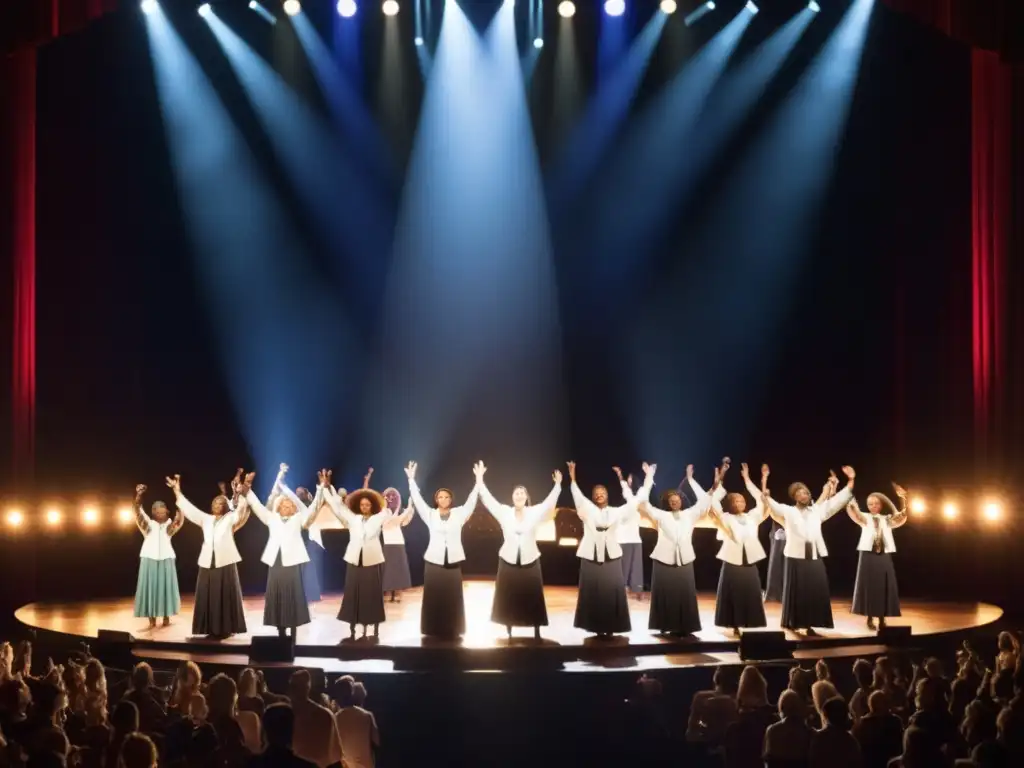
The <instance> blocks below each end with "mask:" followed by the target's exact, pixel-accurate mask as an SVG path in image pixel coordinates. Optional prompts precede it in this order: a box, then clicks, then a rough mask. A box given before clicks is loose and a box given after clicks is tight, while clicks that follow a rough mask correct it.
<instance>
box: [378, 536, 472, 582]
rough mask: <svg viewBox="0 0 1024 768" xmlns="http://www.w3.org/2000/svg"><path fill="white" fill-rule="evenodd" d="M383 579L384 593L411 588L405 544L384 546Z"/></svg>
mask: <svg viewBox="0 0 1024 768" xmlns="http://www.w3.org/2000/svg"><path fill="white" fill-rule="evenodd" d="M383 579H384V583H383V588H384V591H385V592H395V591H398V590H402V589H409V587H411V586H412V575H411V574H410V573H409V558H408V557H407V556H406V554H405V544H385V545H384V576H383ZM460 584H461V582H460ZM460 590H461V587H460Z"/></svg>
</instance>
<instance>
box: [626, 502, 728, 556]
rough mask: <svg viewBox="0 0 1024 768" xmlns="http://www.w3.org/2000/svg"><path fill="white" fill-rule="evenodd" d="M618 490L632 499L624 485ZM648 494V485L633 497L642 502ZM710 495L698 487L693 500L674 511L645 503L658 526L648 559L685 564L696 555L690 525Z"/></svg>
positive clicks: (701, 515)
mask: <svg viewBox="0 0 1024 768" xmlns="http://www.w3.org/2000/svg"><path fill="white" fill-rule="evenodd" d="M623 485H625V484H623ZM645 485H646V484H645ZM622 494H623V496H625V497H626V498H627V499H630V500H632V499H633V495H632V493H631V492H630V491H629V488H627V487H623V490H622ZM650 494H651V490H650V488H647V489H646V492H645V490H644V488H641V489H640V492H639V493H637V495H636V499H635V501H636V502H637V503H639V502H641V501H644V502H646V501H647V498H648V497H649V496H650ZM711 498H712V497H711V496H708V494H706V493H704V491H703V490H702V491H701V492H700V493H699V494H698V496H697V503H696V504H694V505H693V506H692V507H687V508H686V509H681V510H679V511H678V512H673V511H672V510H668V509H659V508H658V507H655V506H653V505H651V504H650V503H648V504H647V516H648V517H650V518H651V520H653V521H654V522H655V524H657V526H658V541H657V543H656V544H655V545H654V551H653V552H651V559H652V560H657V561H658V562H659V563H664V564H665V565H689V564H690V563H692V562H693V561H694V560H696V559H697V554H696V553H695V552H694V551H693V529H694V526H696V525H697V524H698V522H699V521H701V520H702V519H704V518H705V515H707V511H708V510H709V509H710V508H711Z"/></svg>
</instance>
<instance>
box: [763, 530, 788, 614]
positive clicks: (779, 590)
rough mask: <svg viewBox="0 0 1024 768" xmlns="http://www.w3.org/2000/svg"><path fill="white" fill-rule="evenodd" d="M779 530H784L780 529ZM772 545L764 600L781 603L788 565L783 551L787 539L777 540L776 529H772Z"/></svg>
mask: <svg viewBox="0 0 1024 768" xmlns="http://www.w3.org/2000/svg"><path fill="white" fill-rule="evenodd" d="M779 530H782V529H781V528H779ZM771 535H772V544H771V550H770V551H769V553H768V575H767V578H766V579H765V585H764V599H765V600H771V601H772V602H776V603H781V602H782V595H783V583H782V582H783V581H784V580H785V573H786V563H785V555H784V554H783V550H785V548H786V540H785V539H776V538H775V528H772V534H771Z"/></svg>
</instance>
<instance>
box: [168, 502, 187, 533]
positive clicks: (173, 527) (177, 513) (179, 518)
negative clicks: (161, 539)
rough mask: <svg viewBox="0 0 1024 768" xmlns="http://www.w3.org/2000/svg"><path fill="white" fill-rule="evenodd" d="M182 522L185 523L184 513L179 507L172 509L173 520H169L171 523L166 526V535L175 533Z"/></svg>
mask: <svg viewBox="0 0 1024 768" xmlns="http://www.w3.org/2000/svg"><path fill="white" fill-rule="evenodd" d="M184 524H185V515H184V514H183V513H182V511H181V507H178V508H177V509H176V510H174V520H173V521H172V522H171V524H170V525H169V526H167V535H168V536H173V535H174V534H176V533H177V532H178V531H180V530H181V527H182V526H183V525H184Z"/></svg>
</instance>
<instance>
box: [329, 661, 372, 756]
mask: <svg viewBox="0 0 1024 768" xmlns="http://www.w3.org/2000/svg"><path fill="white" fill-rule="evenodd" d="M358 685H360V684H358V683H355V682H353V680H352V678H351V677H347V676H346V677H342V678H339V679H338V680H337V682H336V683H335V685H334V700H335V702H337V705H338V711H337V712H336V713H335V715H334V721H335V723H336V724H337V726H338V737H339V738H340V739H341V754H342V765H344V766H345V768H373V766H374V754H375V752H376V750H377V749H378V748H379V747H380V732H379V731H378V730H377V720H376V719H375V718H374V716H373V713H372V712H370V711H368V710H366V709H364V708H363V707H361V706H360V705H358V704H356V701H355V689H356V687H357V686H358Z"/></svg>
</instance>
